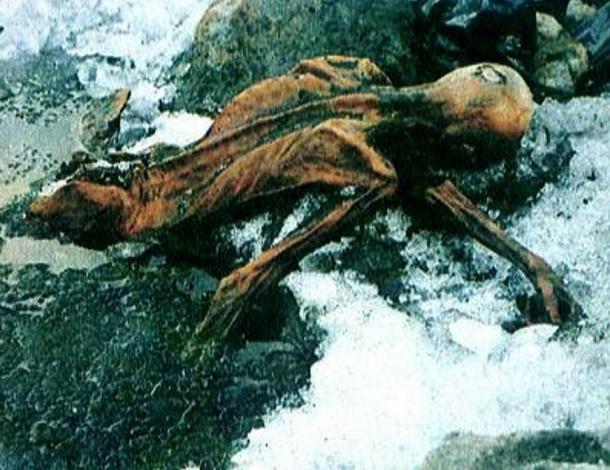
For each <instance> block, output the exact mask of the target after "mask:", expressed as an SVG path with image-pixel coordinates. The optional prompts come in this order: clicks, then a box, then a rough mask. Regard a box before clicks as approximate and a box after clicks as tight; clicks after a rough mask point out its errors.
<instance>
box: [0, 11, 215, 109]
mask: <svg viewBox="0 0 610 470" xmlns="http://www.w3.org/2000/svg"><path fill="white" fill-rule="evenodd" d="M210 3H211V0H180V1H172V0H159V1H154V2H150V1H146V0H129V1H127V0H10V1H5V2H3V3H2V8H0V25H2V26H4V28H5V29H4V31H3V32H2V33H0V60H5V59H11V58H15V57H17V56H19V55H22V54H37V53H39V52H40V51H42V50H45V49H51V48H54V47H59V48H62V49H64V50H65V51H66V52H68V53H69V54H71V55H74V56H77V57H80V58H82V60H83V62H82V63H81V65H80V67H79V78H80V80H81V82H82V83H83V85H85V87H86V89H87V90H88V91H89V93H91V94H92V95H93V96H96V97H100V96H104V95H107V94H109V93H111V92H113V91H114V90H116V89H117V88H130V89H132V90H134V96H132V99H131V105H132V106H135V107H136V108H139V109H140V111H148V112H150V110H151V109H156V108H155V107H156V106H157V105H158V103H159V101H164V100H167V99H169V97H170V96H171V93H172V90H171V88H169V87H167V86H166V85H165V84H163V83H162V80H161V76H162V73H163V71H164V70H165V69H166V68H167V66H168V65H169V64H171V63H172V61H173V60H174V59H175V58H176V57H177V56H178V54H180V53H181V52H182V51H184V50H185V49H186V48H187V47H188V46H189V45H190V44H191V42H192V39H193V34H194V31H195V27H196V25H197V23H198V22H199V20H200V19H201V17H202V15H203V13H204V12H205V10H206V9H207V7H208V6H209V4H210ZM138 90H139V91H138Z"/></svg>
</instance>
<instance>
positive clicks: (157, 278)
mask: <svg viewBox="0 0 610 470" xmlns="http://www.w3.org/2000/svg"><path fill="white" fill-rule="evenodd" d="M152 260H153V258H151V257H149V258H147V257H146V256H141V257H140V258H137V259H135V260H134V259H128V260H126V261H121V260H117V261H114V262H112V263H108V264H105V265H102V266H100V267H98V268H96V269H93V270H91V271H79V270H68V271H64V272H62V273H61V274H58V275H55V274H53V273H51V272H49V270H48V268H47V267H45V266H43V265H29V266H26V267H24V268H22V269H19V270H14V269H12V268H10V267H7V266H0V345H2V351H3V352H2V354H1V355H0V383H1V385H2V386H1V387H0V450H1V452H0V454H1V456H0V465H2V464H3V462H8V463H10V468H24V467H27V468H42V467H45V468H49V467H53V468H65V467H69V466H77V467H92V468H117V467H168V466H170V467H175V468H179V467H183V466H185V465H186V464H187V463H188V462H189V461H194V462H195V464H197V465H201V466H202V467H203V468H223V467H224V466H225V465H226V464H227V463H228V462H227V461H228V459H229V458H230V456H231V451H232V450H233V448H234V444H233V442H234V441H236V440H239V439H242V438H244V437H245V436H246V434H247V432H249V430H250V429H252V427H253V426H255V425H258V424H259V423H260V416H261V415H262V413H264V412H265V411H266V409H267V408H268V407H272V406H275V405H276V404H277V403H278V402H279V401H282V402H290V400H292V398H291V397H294V400H297V401H298V395H297V392H298V390H299V388H300V387H302V386H304V385H305V384H306V382H307V380H308V377H309V368H310V366H311V363H312V362H313V360H314V354H313V351H314V350H315V345H314V346H311V347H309V349H303V347H302V343H300V344H299V345H297V346H295V345H293V343H292V341H288V337H287V336H286V335H287V333H285V332H280V334H279V336H276V337H275V338H273V339H271V340H269V341H268V343H260V344H256V345H248V346H246V347H245V349H242V348H241V347H240V346H239V345H236V346H232V347H227V346H226V345H225V346H218V345H216V346H214V345H209V347H207V348H204V354H202V355H200V356H199V357H198V358H197V360H196V361H193V360H190V359H187V358H185V357H184V356H183V354H182V352H183V348H184V345H185V344H186V343H187V342H188V340H189V339H190V338H191V337H192V336H191V335H192V332H193V330H194V328H195V326H196V325H197V323H198V322H199V321H200V319H201V315H202V312H204V311H205V309H206V307H207V305H208V304H207V302H208V299H207V298H206V297H205V296H204V297H203V298H202V297H201V296H199V295H193V293H194V290H192V289H191V290H185V289H183V288H181V287H180V286H185V285H189V284H190V285H193V284H194V282H193V279H197V282H199V281H202V279H203V278H204V277H205V275H204V274H202V273H201V272H198V273H196V274H194V271H193V268H192V267H186V266H184V267H182V266H180V265H176V264H172V263H163V264H161V265H159V264H155V263H153V262H152ZM9 280H10V284H9ZM201 283H202V284H203V282H201ZM195 290H196V288H195ZM305 328H306V327H305ZM259 361H260V362H259ZM253 396H254V398H253ZM295 403H296V402H295Z"/></svg>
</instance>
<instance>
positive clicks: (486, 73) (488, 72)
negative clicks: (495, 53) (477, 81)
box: [475, 65, 507, 85]
mask: <svg viewBox="0 0 610 470" xmlns="http://www.w3.org/2000/svg"><path fill="white" fill-rule="evenodd" d="M475 75H476V76H477V77H480V78H481V80H483V81H485V82H489V83H498V84H500V85H505V84H506V82H507V78H506V75H504V74H503V73H502V72H500V71H499V70H498V69H497V68H496V67H493V66H492V65H481V66H480V67H479V68H478V69H477V71H476V72H475Z"/></svg>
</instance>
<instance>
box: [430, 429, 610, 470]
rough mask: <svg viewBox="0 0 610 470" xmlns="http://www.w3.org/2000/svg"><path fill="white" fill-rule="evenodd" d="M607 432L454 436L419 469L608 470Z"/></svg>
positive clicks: (447, 438)
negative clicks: (596, 469)
mask: <svg viewBox="0 0 610 470" xmlns="http://www.w3.org/2000/svg"><path fill="white" fill-rule="evenodd" d="M608 464H610V447H609V446H608V439H607V433H589V432H580V431H574V430H557V431H540V432H533V433H521V434H510V435H506V436H500V437H483V436H478V435H475V434H462V433H453V434H450V435H448V436H447V437H446V438H445V440H444V441H443V443H442V444H441V445H440V446H439V447H438V448H437V449H436V450H434V451H432V452H431V453H430V454H429V455H428V457H427V458H426V460H425V462H424V464H423V466H422V469H424V470H436V469H439V470H440V469H445V468H460V469H464V470H479V469H480V470H484V469H488V468H493V469H498V470H502V469H507V470H508V469H513V468H532V469H534V468H535V469H561V468H582V469H585V468H586V469H589V468H591V469H593V468H600V469H601V468H607V465H608Z"/></svg>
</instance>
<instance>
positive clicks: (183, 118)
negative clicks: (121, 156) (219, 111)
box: [127, 112, 214, 153]
mask: <svg viewBox="0 0 610 470" xmlns="http://www.w3.org/2000/svg"><path fill="white" fill-rule="evenodd" d="M213 122H214V121H213V120H212V119H210V118H208V117H204V116H199V115H197V114H190V113H186V112H178V113H162V114H160V115H159V116H158V117H157V118H156V119H155V120H154V121H153V123H152V126H153V127H154V128H155V132H154V134H152V135H150V136H149V137H146V138H145V139H142V140H140V141H139V142H137V143H136V144H135V145H134V146H133V147H131V148H130V149H128V150H127V151H128V152H136V153H137V152H142V151H144V150H146V149H147V148H149V147H152V146H153V145H156V144H167V145H176V146H179V147H184V146H186V145H189V144H191V143H193V142H195V141H197V140H199V139H201V138H202V137H204V136H205V135H206V134H207V132H208V130H209V129H210V127H211V126H212V123H213Z"/></svg>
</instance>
